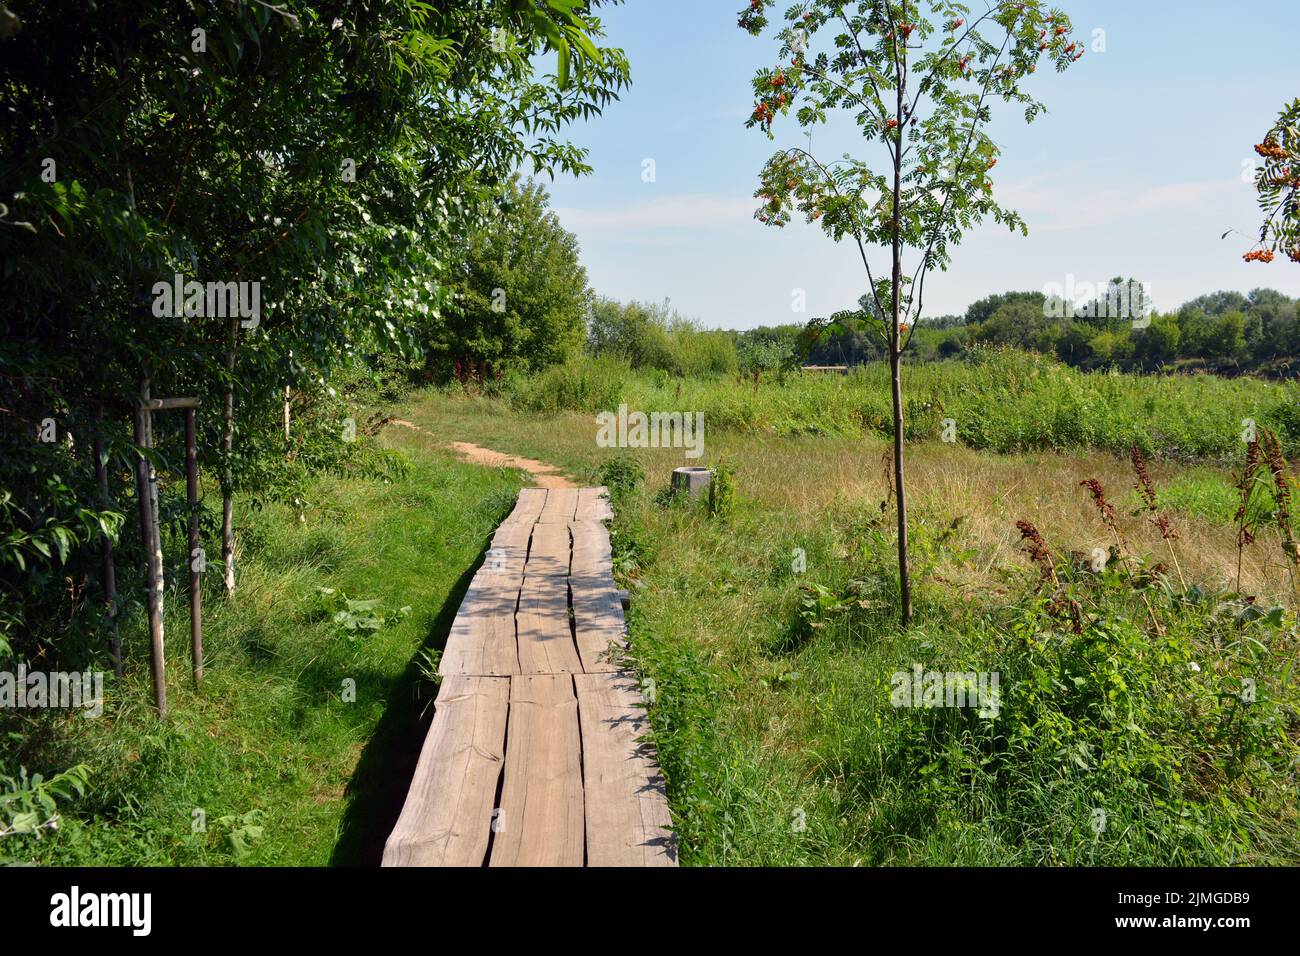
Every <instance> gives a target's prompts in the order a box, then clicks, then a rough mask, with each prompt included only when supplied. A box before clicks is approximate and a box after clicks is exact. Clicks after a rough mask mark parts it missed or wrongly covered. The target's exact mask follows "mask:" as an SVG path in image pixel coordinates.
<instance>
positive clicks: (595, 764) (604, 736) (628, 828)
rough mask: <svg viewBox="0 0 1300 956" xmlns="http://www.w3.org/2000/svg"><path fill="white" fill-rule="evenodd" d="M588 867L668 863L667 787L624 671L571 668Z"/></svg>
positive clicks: (673, 856) (671, 857) (672, 862)
mask: <svg viewBox="0 0 1300 956" xmlns="http://www.w3.org/2000/svg"><path fill="white" fill-rule="evenodd" d="M573 681H574V686H575V688H576V690H577V696H578V720H579V725H580V727H581V730H582V766H583V791H584V796H585V799H586V832H587V865H588V866H676V865H677V847H676V844H675V843H674V842H673V835H672V818H671V817H670V816H669V814H668V796H667V788H666V786H665V783H664V777H663V774H662V773H661V772H660V770H659V763H658V760H657V758H656V757H655V752H654V748H653V746H651V745H650V744H649V743H647V742H645V741H641V740H638V738H639V737H642V736H644V735H645V734H646V733H648V732H649V730H650V723H649V720H648V719H647V717H646V712H645V705H644V703H643V701H642V699H641V692H640V690H639V689H638V688H637V684H636V678H635V677H634V675H633V674H632V673H631V672H630V671H619V672H617V673H611V674H577V675H575V676H574V678H573Z"/></svg>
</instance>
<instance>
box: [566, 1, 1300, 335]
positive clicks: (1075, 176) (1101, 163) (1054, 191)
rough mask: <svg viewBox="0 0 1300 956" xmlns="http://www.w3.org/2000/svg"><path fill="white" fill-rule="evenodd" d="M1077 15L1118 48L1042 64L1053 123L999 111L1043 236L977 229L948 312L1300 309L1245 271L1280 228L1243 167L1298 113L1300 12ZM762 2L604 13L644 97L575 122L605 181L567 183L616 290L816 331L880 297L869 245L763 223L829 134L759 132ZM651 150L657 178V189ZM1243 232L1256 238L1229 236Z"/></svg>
mask: <svg viewBox="0 0 1300 956" xmlns="http://www.w3.org/2000/svg"><path fill="white" fill-rule="evenodd" d="M1059 2H1060V5H1061V6H1062V7H1063V8H1064V9H1065V10H1066V11H1067V12H1068V13H1069V14H1070V15H1071V16H1072V18H1073V20H1074V24H1075V28H1076V34H1077V35H1078V36H1079V37H1081V38H1083V39H1085V40H1087V41H1088V42H1089V43H1090V44H1091V43H1092V40H1093V31H1094V30H1104V31H1105V34H1104V40H1105V45H1106V50H1105V52H1104V53H1103V52H1094V51H1092V50H1089V52H1088V54H1087V55H1086V56H1085V57H1084V58H1083V59H1082V60H1080V61H1079V62H1078V63H1076V64H1075V65H1074V66H1073V67H1072V68H1071V69H1070V70H1068V71H1067V72H1066V73H1064V74H1057V73H1055V71H1052V70H1040V71H1039V73H1037V74H1036V75H1035V76H1034V77H1033V78H1032V80H1033V81H1034V82H1033V86H1032V87H1031V91H1032V92H1033V93H1034V94H1035V95H1036V96H1038V98H1039V99H1041V100H1043V101H1044V102H1045V103H1046V105H1047V109H1048V113H1047V115H1045V116H1041V117H1039V119H1038V120H1036V121H1035V122H1034V123H1032V124H1028V125H1026V124H1025V122H1024V119H1023V116H1022V115H1020V113H1018V112H1017V111H1016V110H1015V109H1014V108H1013V107H1008V106H1007V105H1006V104H1001V103H1000V102H999V104H998V105H999V106H1002V109H1001V110H1000V111H998V110H996V109H995V114H994V122H993V125H992V126H991V127H990V130H989V132H990V135H991V136H992V137H993V139H994V140H995V141H996V142H997V143H998V144H999V146H1000V147H1001V148H1002V150H1003V152H1002V157H1001V160H1000V161H999V164H998V168H997V171H996V175H995V176H994V189H995V195H997V196H998V197H999V199H1000V200H1001V201H1002V202H1003V204H1004V205H1009V206H1011V207H1012V208H1014V209H1016V210H1017V211H1019V212H1020V213H1021V215H1022V216H1023V217H1024V218H1025V220H1026V222H1027V223H1028V225H1029V237H1028V238H1021V237H1020V236H1019V235H1016V236H1012V235H1011V234H1009V233H1008V232H1007V231H1006V230H1005V229H1002V228H1000V227H997V226H995V225H991V224H990V225H988V226H985V227H983V228H981V229H980V230H978V231H976V232H973V233H971V234H969V235H968V236H967V238H966V240H965V242H964V243H963V244H962V245H961V246H960V247H959V248H957V249H956V251H955V254H954V256H953V259H954V262H953V266H952V267H951V268H950V269H949V271H948V272H946V273H938V274H936V275H935V276H934V277H932V278H931V279H930V280H929V282H927V288H926V305H925V312H926V314H927V315H940V314H944V313H949V312H962V311H964V310H965V308H966V306H967V305H968V304H969V303H970V302H972V301H974V300H975V299H978V298H981V297H982V296H985V295H988V294H990V293H993V292H1002V291H1006V290H1009V289H1038V290H1041V289H1043V288H1044V286H1045V285H1047V284H1048V283H1057V284H1060V285H1065V283H1066V282H1067V277H1068V276H1070V275H1073V276H1074V277H1075V281H1076V283H1079V282H1085V281H1086V282H1104V281H1105V280H1107V279H1109V278H1110V277H1111V276H1114V275H1119V274H1124V275H1132V276H1134V277H1135V278H1138V279H1140V280H1142V281H1145V282H1148V283H1149V284H1150V288H1151V292H1152V295H1153V297H1154V299H1155V303H1156V307H1157V308H1158V309H1172V308H1176V307H1177V306H1178V305H1180V304H1181V303H1182V302H1184V301H1186V300H1187V299H1190V298H1192V297H1194V296H1196V295H1199V294H1201V293H1203V292H1210V291H1213V290H1216V289H1237V290H1241V291H1247V290H1249V289H1252V288H1255V287H1258V286H1269V287H1272V288H1276V289H1279V290H1281V291H1283V292H1286V293H1287V294H1288V295H1292V296H1300V266H1296V265H1294V264H1292V263H1290V262H1288V261H1286V260H1285V259H1284V258H1279V259H1278V260H1277V261H1275V262H1274V263H1273V264H1272V265H1262V264H1247V263H1243V262H1242V261H1241V254H1242V252H1244V251H1245V250H1246V249H1247V248H1249V247H1250V241H1251V240H1250V236H1251V235H1252V234H1253V233H1254V232H1255V231H1257V229H1258V224H1259V216H1258V213H1257V210H1256V206H1255V198H1254V189H1253V187H1252V186H1251V185H1250V184H1248V183H1247V182H1245V181H1243V178H1242V170H1243V163H1245V162H1248V161H1251V160H1252V159H1253V157H1254V153H1253V151H1252V149H1251V147H1252V145H1253V144H1254V143H1256V142H1258V141H1259V139H1260V137H1261V136H1262V134H1263V132H1264V131H1265V130H1267V129H1268V127H1269V126H1270V125H1271V124H1272V122H1273V120H1274V119H1275V118H1276V116H1277V113H1278V111H1279V110H1280V109H1281V107H1282V105H1283V102H1284V101H1289V100H1290V99H1291V98H1293V97H1295V96H1297V95H1300V55H1297V51H1300V21H1298V20H1297V7H1298V4H1297V0H1255V2H1252V3H1249V4H1247V3H1224V2H1222V0H1192V2H1177V3H1175V2H1172V0H1059ZM967 3H968V5H970V6H971V7H972V8H974V9H980V8H982V7H983V3H982V0H967ZM779 6H781V5H779ZM740 7H741V3H740V0H628V2H627V3H626V4H625V5H623V6H620V7H610V8H602V12H601V15H602V17H603V19H604V21H605V25H606V28H607V32H608V34H609V37H608V41H607V42H608V43H610V44H612V45H616V46H621V47H623V49H624V50H626V51H627V53H628V57H629V59H630V61H631V65H632V81H633V82H632V88H631V89H630V90H629V91H627V92H626V93H625V95H624V96H623V99H622V100H621V101H620V102H618V103H615V104H613V105H612V106H611V107H610V108H609V109H608V110H607V111H606V113H605V115H604V116H602V117H599V118H597V119H594V120H592V121H590V122H587V123H583V124H580V125H578V126H576V127H573V128H572V129H571V135H572V137H573V138H574V139H575V140H576V141H577V142H578V143H580V144H581V145H583V146H586V147H588V148H589V149H590V151H591V155H590V162H591V164H592V166H593V167H594V168H595V172H594V174H593V175H591V176H587V177H583V178H581V179H574V178H571V177H562V178H558V179H557V180H556V181H555V182H554V183H553V184H549V188H550V189H551V194H552V203H553V205H554V206H555V208H556V210H557V212H558V213H559V216H560V219H561V221H562V222H563V224H564V225H565V227H566V228H568V229H569V230H571V231H572V232H574V233H576V234H577V236H578V238H579V241H580V243H581V245H582V256H583V262H584V263H585V265H586V266H587V269H588V272H589V276H590V280H591V284H592V286H593V288H594V289H595V290H596V291H597V292H598V293H600V294H602V295H608V296H613V297H615V298H618V299H624V300H626V299H642V300H656V301H657V300H662V299H664V298H665V297H667V298H668V299H670V300H671V303H672V305H673V306H674V307H675V308H677V309H679V310H680V311H682V312H683V313H684V314H686V315H689V316H692V317H694V318H698V319H699V320H700V321H702V322H703V323H704V324H705V325H707V326H712V327H723V328H735V329H744V328H752V327H754V326H757V325H772V324H777V323H783V322H796V321H797V322H803V321H806V320H807V319H808V318H810V317H812V316H815V315H825V314H828V313H830V312H833V311H835V310H837V309H840V308H845V307H848V306H851V305H852V304H853V303H854V302H855V300H856V299H857V297H858V296H859V295H861V294H862V293H863V292H864V291H865V278H864V276H863V273H862V265H861V262H860V261H857V262H856V265H855V260H856V250H855V249H854V248H853V247H852V246H851V245H850V244H848V243H841V244H838V245H837V244H836V243H834V242H832V241H831V240H830V239H829V238H828V237H826V236H825V235H824V234H822V233H821V232H820V230H817V229H815V228H813V227H809V226H806V225H803V224H802V223H796V224H793V225H791V226H790V227H788V228H786V229H784V230H774V229H770V228H768V227H764V226H762V225H760V224H759V223H758V222H757V221H755V220H754V219H753V218H752V214H753V210H754V207H755V200H754V199H753V198H752V195H753V192H754V189H755V187H756V184H757V176H758V172H759V170H760V169H761V168H762V165H763V163H764V161H765V160H766V159H767V157H768V156H770V155H771V154H772V153H773V152H774V151H775V150H776V149H778V148H780V147H781V146H783V145H792V144H795V143H800V144H806V142H807V137H806V134H804V133H803V132H802V131H800V130H799V128H798V126H797V124H796V122H795V120H794V118H793V117H792V116H791V117H786V118H782V119H781V120H779V121H778V124H777V127H776V140H775V141H770V140H768V139H767V137H766V136H764V135H763V134H762V133H761V132H759V131H758V130H757V129H745V126H744V123H745V119H746V118H747V117H748V115H749V113H750V111H751V110H752V108H753V99H752V92H751V90H750V85H749V82H750V78H751V77H752V75H753V73H754V71H755V70H756V69H758V68H759V67H760V66H763V65H771V64H772V63H773V62H774V59H775V55H776V51H777V45H776V43H775V41H774V40H773V39H772V38H771V37H770V36H764V37H763V38H754V37H751V36H749V35H748V34H746V33H744V32H743V31H741V30H740V29H739V28H738V27H737V26H736V14H737V12H738V11H739V10H740ZM781 8H782V9H784V7H783V6H781ZM812 145H813V148H814V150H815V151H817V152H818V153H822V154H826V153H830V154H831V155H839V154H841V153H843V152H845V151H846V150H851V151H854V152H855V153H857V154H861V155H870V156H873V157H875V156H879V155H880V153H879V152H878V150H879V149H880V147H879V144H870V145H869V144H865V143H864V142H863V141H862V140H860V139H858V138H857V137H856V135H855V133H854V131H853V129H852V128H851V126H849V125H847V124H846V123H844V122H835V121H833V122H832V124H831V125H830V126H827V127H819V128H818V130H817V131H816V132H815V133H814V137H813V142H812ZM867 150H869V151H870V152H866V151H867ZM647 158H649V159H653V160H654V162H655V173H656V177H655V181H654V182H650V183H647V182H644V181H643V180H642V175H641V172H642V164H643V161H644V160H645V159H647ZM1234 228H1235V229H1237V230H1238V231H1239V232H1240V233H1241V235H1235V236H1229V237H1228V239H1226V240H1220V238H1219V237H1220V236H1221V235H1222V234H1223V233H1224V232H1225V231H1226V230H1228V229H1234ZM880 261H881V262H882V265H883V263H884V260H883V259H881V260H880ZM874 266H875V264H874V263H873V268H874ZM795 289H802V290H805V292H806V298H807V311H806V312H804V313H799V312H795V311H794V309H793V302H794V290H795Z"/></svg>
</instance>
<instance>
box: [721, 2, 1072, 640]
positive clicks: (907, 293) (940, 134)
mask: <svg viewBox="0 0 1300 956" xmlns="http://www.w3.org/2000/svg"><path fill="white" fill-rule="evenodd" d="M774 6H775V3H773V2H772V0H750V3H749V4H748V6H747V7H746V8H745V9H744V10H743V11H742V12H741V15H740V26H741V28H742V29H744V30H747V31H748V32H749V33H751V34H754V35H755V36H758V35H761V34H762V33H763V32H764V30H765V29H766V28H767V27H768V17H767V12H768V10H769V8H772V7H774ZM784 19H785V22H784V24H782V25H781V26H780V28H779V29H778V30H777V32H776V36H777V39H778V40H779V42H780V51H779V58H780V62H779V63H778V64H777V65H776V66H775V67H772V68H770V69H763V70H759V71H758V73H757V74H756V75H755V77H754V93H755V95H756V97H757V106H756V107H755V109H754V113H753V115H752V116H751V117H750V120H749V122H748V124H747V125H749V126H757V127H758V128H760V129H762V130H763V131H764V132H766V133H767V134H768V136H769V138H775V136H774V132H773V130H774V126H775V124H776V122H777V120H778V118H782V117H786V116H789V115H790V114H792V113H793V114H794V116H795V118H796V119H797V121H798V123H799V126H801V127H803V128H806V129H808V130H811V129H812V128H814V127H816V126H817V125H819V124H823V123H829V122H830V121H831V118H832V115H833V114H839V113H841V112H842V113H843V114H846V115H847V116H848V118H850V119H851V120H852V121H853V122H854V123H855V124H856V125H857V127H858V131H859V133H860V134H861V137H862V141H863V144H864V146H871V147H873V148H874V153H873V155H872V156H871V158H867V157H866V154H865V153H864V154H863V155H862V156H853V155H850V154H847V153H846V154H845V155H843V156H841V157H839V158H833V159H831V158H825V157H822V156H819V155H817V154H816V153H815V152H814V151H813V149H812V148H811V145H807V146H804V145H798V146H789V147H786V148H783V149H781V150H780V151H778V152H777V153H775V154H774V155H773V156H772V157H771V158H770V159H769V160H768V161H767V164H766V165H765V166H764V167H763V171H762V173H761V185H760V187H759V189H758V191H757V192H756V193H755V196H756V197H757V198H759V199H761V200H762V205H761V206H759V208H758V210H757V212H756V213H755V216H756V218H757V219H758V220H759V221H760V222H762V223H764V224H766V225H770V226H777V227H782V226H785V225H787V224H788V223H789V222H790V220H791V218H792V217H793V216H794V215H795V214H796V213H798V214H800V215H802V216H803V217H804V218H805V219H806V220H807V221H808V222H810V223H812V222H816V223H819V224H820V226H821V228H822V230H823V231H824V232H825V233H826V234H827V235H828V236H830V237H831V238H832V239H834V240H835V241H836V242H841V241H844V240H852V242H853V244H854V245H855V246H856V247H857V252H858V256H859V258H860V259H861V261H862V267H863V269H864V270H865V273H866V279H867V285H868V288H869V289H870V292H869V294H868V295H867V296H864V303H865V305H866V306H867V312H868V314H869V315H870V317H871V319H872V325H873V327H874V331H875V332H876V333H878V334H879V336H880V339H881V342H882V344H883V345H884V346H885V352H886V354H887V355H888V356H889V363H890V369H891V370H892V373H893V374H892V384H893V388H892V390H893V412H894V414H893V426H894V427H893V431H894V463H893V464H894V485H895V494H896V496H897V497H896V501H897V509H898V568H899V591H900V599H901V600H900V603H901V612H902V618H903V622H904V623H905V624H906V623H908V622H910V620H911V617H912V588H911V578H910V575H909V571H908V552H907V496H906V483H905V481H904V469H903V433H904V427H903V397H902V380H901V376H900V373H899V369H900V359H901V357H902V354H903V353H904V352H905V351H907V348H908V346H909V345H910V344H911V340H912V335H913V333H914V331H915V328H916V322H917V319H919V317H920V315H921V309H922V307H923V300H924V291H925V280H926V276H927V275H928V274H929V273H930V272H931V271H932V270H933V269H935V268H938V269H940V270H946V269H947V267H948V263H949V261H950V252H951V249H952V247H954V246H956V245H957V244H958V243H959V242H960V241H961V239H962V237H963V236H964V234H965V233H966V232H967V231H968V230H969V229H971V228H973V227H974V226H976V225H978V224H979V223H981V222H982V221H984V220H985V219H987V218H989V217H992V218H993V220H994V221H996V222H998V223H1000V224H1002V225H1005V226H1007V227H1009V228H1010V229H1012V230H1019V231H1020V232H1021V233H1022V234H1027V233H1028V230H1027V228H1026V226H1025V223H1024V221H1023V220H1022V219H1021V218H1020V216H1018V215H1017V214H1016V213H1015V212H1014V211H1012V210H1010V209H1006V208H1004V207H1003V206H1001V205H999V204H998V203H997V201H996V200H995V199H994V196H993V182H992V179H991V178H990V176H991V172H992V170H993V168H994V166H996V165H997V162H998V153H999V149H998V146H997V144H996V143H994V141H993V140H992V139H991V138H990V137H989V136H988V134H987V133H986V129H987V126H988V124H989V121H990V119H991V116H992V103H993V102H994V101H995V100H999V99H1000V100H1002V101H1003V102H1005V103H1014V104H1017V105H1018V106H1020V107H1023V109H1024V114H1025V120H1026V121H1027V122H1032V121H1033V120H1034V118H1035V117H1037V116H1038V114H1040V113H1042V112H1043V111H1044V109H1045V108H1044V106H1043V104H1042V103H1040V102H1039V101H1038V100H1036V99H1035V98H1034V97H1033V96H1031V95H1030V94H1029V93H1028V92H1027V91H1026V89H1025V88H1024V83H1025V81H1026V78H1027V77H1028V76H1029V74H1031V73H1034V72H1036V71H1037V69H1038V66H1039V64H1040V62H1044V61H1045V62H1047V63H1050V64H1052V65H1054V66H1055V67H1056V69H1057V70H1058V71H1061V70H1064V69H1065V68H1066V67H1068V66H1069V65H1070V64H1072V63H1074V62H1075V61H1076V60H1078V59H1079V58H1080V57H1081V56H1083V52H1084V48H1083V44H1082V43H1081V42H1079V41H1078V40H1075V39H1073V38H1072V36H1071V33H1072V27H1071V24H1070V20H1069V18H1068V17H1067V16H1066V15H1065V14H1064V13H1063V12H1061V11H1060V10H1058V9H1056V8H1049V7H1048V6H1046V5H1045V4H1043V3H1039V2H1037V0H1024V2H1016V3H1012V2H1004V3H997V4H992V5H989V6H988V7H987V8H986V9H984V10H981V11H977V12H972V10H971V9H970V8H969V7H966V6H964V5H962V4H959V3H946V2H938V0H929V2H927V3H920V2H906V0H902V2H892V0H859V2H857V3H845V2H842V0H839V2H837V0H805V2H802V3H796V4H794V5H792V6H790V7H789V8H788V9H787V10H786V12H785V15H784ZM809 143H811V137H809ZM905 260H908V261H905ZM850 317H851V316H850V315H849V314H846V313H840V314H838V315H837V316H836V317H835V318H834V319H833V320H832V321H833V323H836V324H839V323H843V322H846V321H848V320H849V318H850Z"/></svg>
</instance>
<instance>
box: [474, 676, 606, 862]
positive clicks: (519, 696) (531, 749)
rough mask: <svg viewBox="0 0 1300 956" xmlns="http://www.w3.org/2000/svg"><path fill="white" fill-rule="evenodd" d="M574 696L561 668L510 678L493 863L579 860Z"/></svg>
mask: <svg viewBox="0 0 1300 956" xmlns="http://www.w3.org/2000/svg"><path fill="white" fill-rule="evenodd" d="M580 747H581V738H580V736H579V733H578V701H577V698H576V697H575V696H574V693H573V678H571V677H569V676H568V675H556V674H540V675H531V676H530V675H520V676H517V677H513V678H511V679H510V728H509V732H508V734H507V740H506V762H505V778H504V782H503V784H502V789H501V812H500V814H499V815H498V817H497V820H498V823H497V830H496V833H495V835H494V837H493V840H492V858H491V860H490V864H491V865H492V866H582V863H583V837H584V820H583V794H582V757H581V753H580Z"/></svg>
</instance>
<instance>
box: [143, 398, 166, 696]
mask: <svg viewBox="0 0 1300 956" xmlns="http://www.w3.org/2000/svg"><path fill="white" fill-rule="evenodd" d="M148 389H149V386H148V384H147V383H146V385H145V387H144V397H145V399H146V400H147V399H148V397H149V391H148ZM135 443H136V445H138V446H139V447H140V448H141V449H152V448H153V423H152V421H150V413H149V410H148V409H147V408H140V409H137V411H136V413H135ZM156 481H157V475H156V474H155V473H154V468H153V464H152V463H151V462H150V461H149V459H148V458H147V457H146V456H145V455H141V456H140V460H139V462H138V463H137V465H136V490H137V495H138V497H139V499H140V540H141V541H142V543H143V544H144V552H145V567H146V585H147V587H148V605H149V657H150V660H151V663H152V665H153V698H154V704H155V705H156V706H157V708H158V716H159V717H163V718H165V717H166V716H167V677H166V673H165V671H164V670H163V571H162V547H161V542H160V539H159V536H158V524H157V520H156V515H157V512H156V511H155V510H154V502H155V501H156V500H157V499H156V498H155V496H154V495H155V491H154V488H155V484H154V483H155V482H156Z"/></svg>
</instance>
